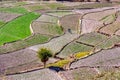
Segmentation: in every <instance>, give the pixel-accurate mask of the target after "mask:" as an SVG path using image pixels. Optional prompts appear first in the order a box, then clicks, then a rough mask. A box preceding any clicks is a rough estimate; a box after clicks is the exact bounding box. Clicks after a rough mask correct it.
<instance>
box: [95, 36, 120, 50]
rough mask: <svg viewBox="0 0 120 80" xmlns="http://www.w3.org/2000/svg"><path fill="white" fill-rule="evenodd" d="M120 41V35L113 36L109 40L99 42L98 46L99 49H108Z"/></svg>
mask: <svg viewBox="0 0 120 80" xmlns="http://www.w3.org/2000/svg"><path fill="white" fill-rule="evenodd" d="M119 42H120V37H119V36H112V37H110V38H109V39H108V40H106V41H104V42H102V43H99V44H97V46H96V48H97V49H108V48H112V47H113V46H114V45H115V44H117V43H119Z"/></svg>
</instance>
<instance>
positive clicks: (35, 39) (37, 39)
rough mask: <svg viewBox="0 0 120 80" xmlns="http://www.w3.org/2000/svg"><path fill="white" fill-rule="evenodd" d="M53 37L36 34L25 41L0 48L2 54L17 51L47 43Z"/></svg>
mask: <svg viewBox="0 0 120 80" xmlns="http://www.w3.org/2000/svg"><path fill="white" fill-rule="evenodd" d="M51 37H52V36H47V35H41V34H36V35H33V36H31V37H29V38H27V39H25V40H20V41H16V42H12V43H8V44H5V45H4V46H0V54H3V53H7V52H13V51H17V50H20V49H23V48H26V47H29V46H33V45H36V44H41V43H45V42H47V41H48V40H49V39H50V38H51Z"/></svg>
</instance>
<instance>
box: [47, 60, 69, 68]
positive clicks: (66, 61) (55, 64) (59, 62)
mask: <svg viewBox="0 0 120 80" xmlns="http://www.w3.org/2000/svg"><path fill="white" fill-rule="evenodd" d="M69 62H70V60H67V59H65V60H60V61H57V62H56V63H52V64H48V65H47V67H50V66H55V67H61V68H63V67H64V66H65V65H67V64H68V63H69Z"/></svg>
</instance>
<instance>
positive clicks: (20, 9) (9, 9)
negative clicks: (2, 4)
mask: <svg viewBox="0 0 120 80" xmlns="http://www.w3.org/2000/svg"><path fill="white" fill-rule="evenodd" d="M0 12H8V13H19V14H25V13H28V11H27V10H26V9H25V8H23V7H7V8H0Z"/></svg>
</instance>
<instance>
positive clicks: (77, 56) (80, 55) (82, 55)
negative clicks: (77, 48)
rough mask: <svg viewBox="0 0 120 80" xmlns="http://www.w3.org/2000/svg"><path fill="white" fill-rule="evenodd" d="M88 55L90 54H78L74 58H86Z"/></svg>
mask: <svg viewBox="0 0 120 80" xmlns="http://www.w3.org/2000/svg"><path fill="white" fill-rule="evenodd" d="M90 53H91V52H78V53H76V54H75V55H74V56H75V58H76V59H80V58H83V57H86V56H88V55H89V54H90Z"/></svg>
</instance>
